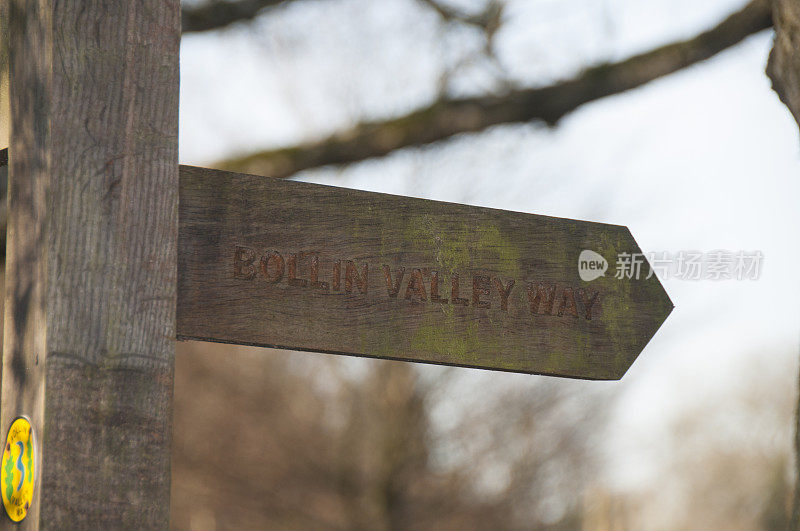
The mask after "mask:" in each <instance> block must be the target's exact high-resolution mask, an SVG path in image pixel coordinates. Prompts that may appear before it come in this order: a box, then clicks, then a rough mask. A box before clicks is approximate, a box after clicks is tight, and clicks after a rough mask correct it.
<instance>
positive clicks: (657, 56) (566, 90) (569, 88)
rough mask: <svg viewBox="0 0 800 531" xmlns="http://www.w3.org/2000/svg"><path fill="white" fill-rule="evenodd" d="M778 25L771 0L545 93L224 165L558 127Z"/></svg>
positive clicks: (453, 106)
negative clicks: (590, 107) (592, 106)
mask: <svg viewBox="0 0 800 531" xmlns="http://www.w3.org/2000/svg"><path fill="white" fill-rule="evenodd" d="M771 26H772V16H771V10H770V5H769V2H768V1H767V0H753V1H752V2H750V3H749V4H747V5H746V6H745V7H744V8H742V9H741V10H740V11H737V12H736V13H733V14H732V15H730V16H729V17H728V18H726V19H725V20H723V21H722V22H720V23H719V24H718V25H717V26H716V27H714V28H712V29H710V30H708V31H705V32H703V33H701V34H699V35H697V36H696V37H694V38H692V39H689V40H685V41H681V42H676V43H672V44H668V45H666V46H662V47H660V48H656V49H654V50H651V51H649V52H646V53H643V54H640V55H636V56H634V57H631V58H629V59H627V60H625V61H622V62H619V63H612V64H603V65H599V66H595V67H593V68H590V69H588V70H585V71H584V72H582V73H581V74H580V75H578V76H577V77H575V78H573V79H570V80H568V81H563V82H560V83H557V84H555V85H551V86H548V87H543V88H532V89H524V90H516V91H512V92H509V93H508V94H506V95H502V96H484V97H478V98H468V99H457V100H440V101H436V102H434V103H433V104H431V105H430V106H429V107H427V108H424V109H420V110H418V111H415V112H413V113H411V114H409V115H406V116H403V117H400V118H394V119H390V120H385V121H377V122H368V123H362V124H359V125H357V126H355V127H353V128H352V129H350V130H348V131H344V132H341V133H338V134H335V135H333V136H331V137H329V138H326V139H324V140H321V141H318V142H313V143H309V144H304V145H300V146H295V147H289V148H283V149H277V150H267V151H260V152H257V153H253V154H250V155H246V156H242V157H238V158H232V159H229V160H226V161H223V162H221V163H220V164H218V166H220V167H222V168H225V169H230V170H234V171H244V172H250V173H255V174H260V175H268V176H271V177H288V176H290V175H292V174H294V173H297V172H299V171H302V170H306V169H310V168H317V167H321V166H327V165H341V164H348V163H352V162H358V161H362V160H365V159H368V158H372V157H380V156H383V155H386V154H388V153H390V152H392V151H394V150H397V149H401V148H405V147H410V146H420V145H424V144H430V143H432V142H437V141H440V140H443V139H446V138H449V137H451V136H453V135H457V134H461V133H473V132H477V131H481V130H483V129H486V128H487V127H490V126H493V125H497V124H505V123H519V122H528V121H532V120H542V121H544V122H546V123H548V124H551V125H552V124H555V123H557V122H558V121H559V120H560V119H561V118H562V117H563V116H564V115H566V114H567V113H569V112H571V111H573V110H575V109H576V108H578V107H580V106H581V105H583V104H585V103H589V102H591V101H595V100H598V99H600V98H603V97H605V96H610V95H613V94H619V93H621V92H624V91H626V90H630V89H633V88H636V87H639V86H641V85H644V84H645V83H648V82H650V81H652V80H654V79H658V78H660V77H662V76H665V75H668V74H671V73H673V72H676V71H678V70H680V69H682V68H686V67H688V66H691V65H693V64H696V63H698V62H700V61H703V60H705V59H708V58H709V57H712V56H714V55H715V54H717V53H719V52H721V51H722V50H725V49H726V48H729V47H731V46H733V45H735V44H737V43H739V42H740V41H742V40H743V39H744V38H745V37H747V36H748V35H752V34H754V33H756V32H758V31H761V30H763V29H766V28H769V27H771Z"/></svg>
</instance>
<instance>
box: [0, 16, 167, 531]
mask: <svg viewBox="0 0 800 531" xmlns="http://www.w3.org/2000/svg"><path fill="white" fill-rule="evenodd" d="M5 4H6V5H5V9H7V10H8V11H7V15H8V17H9V25H10V29H9V36H8V38H9V50H10V77H11V79H10V100H11V115H12V116H11V138H10V153H9V157H10V171H9V193H8V196H9V207H10V211H9V222H8V226H9V241H8V248H7V266H6V267H7V277H6V282H7V284H6V286H7V287H6V301H5V304H6V314H5V329H4V341H5V343H4V348H3V373H2V417H1V419H0V423H1V426H0V428H1V429H2V436H3V437H5V434H6V431H7V430H8V428H9V425H10V423H11V421H12V420H13V419H14V418H15V417H17V416H18V415H26V416H28V417H29V418H30V419H31V423H32V425H33V427H34V430H35V432H36V434H37V436H38V439H37V444H36V445H37V459H36V462H37V466H36V471H37V474H36V475H37V476H38V477H37V482H36V491H35V494H34V498H33V504H32V506H31V508H30V511H29V513H28V516H27V518H26V519H25V520H23V527H25V528H31V529H35V528H38V527H40V526H41V527H43V528H55V529H74V528H87V527H89V528H99V529H121V528H126V529H127V528H137V529H140V528H166V527H167V526H168V522H169V451H170V440H171V420H172V419H171V415H172V376H173V354H174V344H173V343H174V337H175V307H176V306H175V290H176V241H177V223H178V219H177V212H178V211H177V205H178V47H179V39H180V12H179V10H180V7H179V1H178V0H125V1H111V0H7V1H6V2H5ZM0 511H2V509H1V508H0ZM2 519H3V520H2V521H3V524H2V527H8V526H10V525H11V524H10V523H9V522H10V521H9V520H8V519H7V518H5V516H3V517H2Z"/></svg>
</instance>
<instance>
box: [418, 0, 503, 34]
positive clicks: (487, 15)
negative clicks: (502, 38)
mask: <svg viewBox="0 0 800 531" xmlns="http://www.w3.org/2000/svg"><path fill="white" fill-rule="evenodd" d="M418 1H419V3H420V4H423V5H425V6H427V7H429V8H431V9H432V10H433V11H435V12H436V13H438V14H439V16H440V17H442V18H443V19H444V20H446V21H448V22H460V23H462V24H466V25H468V26H475V27H477V28H479V29H480V30H481V31H483V32H485V33H486V34H487V36H488V37H489V38H491V36H492V35H493V34H494V32H495V31H496V30H497V28H499V27H500V19H501V18H502V15H503V7H504V5H503V3H502V2H500V1H499V0H490V1H489V2H488V3H487V4H486V7H485V9H483V11H481V12H480V13H477V14H475V15H468V14H466V13H462V12H461V11H458V10H456V9H453V8H452V7H450V6H447V5H444V4H442V3H441V2H439V1H438V0H418Z"/></svg>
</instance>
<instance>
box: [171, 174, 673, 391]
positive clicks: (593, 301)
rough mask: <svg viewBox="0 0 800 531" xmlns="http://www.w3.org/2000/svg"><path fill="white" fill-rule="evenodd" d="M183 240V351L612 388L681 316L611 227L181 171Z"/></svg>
mask: <svg viewBox="0 0 800 531" xmlns="http://www.w3.org/2000/svg"><path fill="white" fill-rule="evenodd" d="M179 226H180V228H179V244H178V249H179V252H178V316H177V326H178V328H177V331H178V338H179V339H201V340H208V341H219V342H230V343H239V344H251V345H262V346H274V347H280V348H289V349H295V350H308V351H319V352H330V353H337V354H352V355H356V356H369V357H379V358H389V359H399V360H410V361H421V362H429V363H441V364H447V365H457V366H464V367H479V368H485V369H497V370H504V371H514V372H524V373H541V374H551V375H559V376H569V377H576V378H592V379H617V378H620V377H621V376H622V375H623V374H624V373H625V371H626V370H627V369H628V367H629V366H630V365H631V363H632V362H633V360H634V359H635V358H636V356H637V355H638V354H639V352H640V351H641V350H642V349H643V348H644V346H645V344H646V343H647V342H648V340H649V339H650V337H651V336H652V335H653V334H654V333H655V331H656V330H657V329H658V327H659V326H660V325H661V323H662V322H663V321H664V319H665V318H666V317H667V315H668V314H669V312H670V311H671V309H672V304H671V302H670V301H669V298H668V297H667V295H666V293H665V292H664V290H663V288H662V287H661V285H660V283H659V282H658V280H657V279H656V277H655V276H653V277H652V278H650V279H645V278H644V277H645V276H647V275H646V273H647V268H646V265H645V267H644V268H643V273H644V274H643V275H642V277H641V279H640V280H635V279H616V278H614V267H615V265H614V264H615V262H614V260H615V258H616V256H617V254H618V253H623V252H627V253H639V252H640V250H639V248H638V246H637V245H636V243H635V242H634V240H633V238H632V237H631V235H630V233H629V232H628V229H627V228H625V227H621V226H616V225H606V224H601V223H588V222H583V221H575V220H568V219H559V218H552V217H545V216H536V215H530V214H521V213H515V212H505V211H501V210H493V209H487V208H478V207H472V206H466V205H457V204H450V203H441V202H435V201H427V200H422V199H413V198H407V197H398V196H391V195H385V194H377V193H370V192H362V191H357V190H348V189H342V188H335V187H329V186H320V185H313V184H307V183H298V182H286V181H281V180H275V179H266V178H263V177H256V176H250V175H243V174H235V173H229V172H223V171H216V170H207V169H202V168H191V167H181V178H180V225H179ZM584 249H591V250H594V251H596V252H598V253H600V254H601V255H602V256H604V257H606V259H607V260H608V261H609V263H610V271H609V274H607V275H606V276H604V277H600V278H598V279H596V280H594V281H592V282H583V281H582V280H580V278H579V275H578V256H579V254H580V252H581V251H582V250H584Z"/></svg>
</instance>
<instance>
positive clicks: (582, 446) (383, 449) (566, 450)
mask: <svg viewBox="0 0 800 531" xmlns="http://www.w3.org/2000/svg"><path fill="white" fill-rule="evenodd" d="M335 1H336V0H221V1H218V0H208V1H203V0H200V1H193V2H186V3H185V6H184V13H183V24H184V32H185V33H197V32H211V31H216V30H220V29H223V28H227V27H230V26H233V25H237V24H239V25H240V24H249V23H251V22H253V21H255V20H258V19H259V18H261V17H270V16H272V15H273V14H275V13H279V12H280V10H283V9H286V8H287V7H289V6H293V7H297V6H302V5H303V4H307V3H322V2H331V3H333V2H335ZM408 2H410V3H413V4H415V5H416V6H417V7H418V8H419V11H420V13H421V14H422V13H425V14H427V15H431V14H433V15H435V16H436V17H438V20H439V23H440V24H441V31H442V39H447V38H452V35H459V34H460V33H459V32H470V34H471V35H474V34H475V33H476V32H477V34H479V35H480V36H481V37H480V40H481V43H482V45H481V46H479V47H478V48H477V49H475V50H474V51H473V52H471V53H470V54H468V55H467V56H464V57H460V58H459V59H458V60H457V61H454V62H452V63H449V64H447V65H446V66H445V68H443V71H442V72H441V75H440V83H439V90H438V92H437V94H436V97H435V98H434V99H433V100H431V101H427V102H423V104H421V105H420V106H419V108H417V109H415V110H412V111H411V112H408V113H404V114H403V113H399V114H396V115H387V116H383V117H378V118H375V117H367V118H363V119H361V118H358V119H356V120H355V121H354V123H352V124H350V125H349V126H348V127H346V128H344V129H343V130H341V131H338V132H334V133H333V134H327V133H323V134H320V135H318V137H316V138H309V139H306V140H304V141H302V142H299V143H298V144H297V145H294V146H285V147H282V148H278V149H274V148H269V149H261V150H255V151H253V152H250V153H243V154H241V155H239V156H235V157H230V158H228V159H226V160H221V161H219V163H218V164H215V166H216V167H220V168H228V169H232V170H238V171H246V172H251V173H257V174H262V175H265V176H270V177H281V178H282V177H289V176H292V175H294V174H296V173H297V172H299V171H302V170H307V169H311V168H317V167H322V166H328V165H344V164H350V163H355V162H360V161H363V160H368V159H371V158H375V157H382V156H384V155H387V154H390V153H392V152H394V151H395V150H399V149H403V148H413V147H418V146H423V145H427V144H430V143H435V142H440V141H443V140H446V139H448V138H450V137H453V136H454V135H459V134H462V133H476V132H480V131H483V130H485V129H487V128H489V127H491V126H495V125H500V124H507V123H520V122H532V121H540V122H542V123H545V124H548V125H549V126H556V125H557V124H558V123H559V121H560V120H561V119H562V118H563V117H564V116H566V115H567V114H568V113H570V112H571V111H573V110H575V109H577V108H579V107H580V106H581V105H584V104H586V103H588V102H591V101H595V100H597V99H600V98H603V97H606V96H610V95H614V94H618V93H621V92H624V91H626V90H629V89H632V88H636V87H638V86H641V85H643V84H646V83H648V82H650V81H653V80H655V79H658V78H661V77H663V76H665V75H668V74H670V73H672V72H675V71H678V70H680V69H683V68H686V67H688V66H691V65H693V64H696V63H698V62H700V61H703V60H705V59H708V58H709V57H712V56H713V55H715V54H717V53H718V52H721V51H723V50H725V49H727V48H729V47H731V46H733V45H735V44H737V43H739V42H740V41H742V40H743V39H744V38H746V37H747V36H749V35H752V34H754V33H756V32H758V31H761V30H763V29H766V28H769V27H772V25H773V4H772V3H770V2H768V1H766V0H754V1H751V2H747V3H745V4H743V6H742V7H741V8H740V9H738V10H735V11H734V12H732V13H731V14H730V15H729V16H727V17H725V18H723V19H722V20H720V21H719V23H718V24H716V25H714V26H712V27H709V28H707V29H706V30H705V31H701V32H699V33H698V34H696V35H694V36H691V37H689V38H686V39H682V40H680V41H677V42H674V43H670V44H667V45H663V46H659V47H657V48H654V49H652V50H649V51H645V52H643V53H640V54H638V55H635V56H632V57H628V58H623V59H621V60H619V61H613V62H607V63H604V64H599V65H593V66H587V67H586V68H584V69H583V70H581V71H579V72H578V73H576V74H575V75H574V76H572V77H570V78H568V79H563V80H560V81H556V82H553V83H549V84H530V83H525V82H523V81H521V80H520V79H518V78H516V77H515V76H513V75H509V73H508V72H507V71H506V69H505V67H504V65H503V62H502V60H500V59H499V58H498V56H497V53H496V49H495V38H496V35H497V33H498V31H500V30H501V29H502V28H503V26H504V25H508V24H512V23H513V20H510V18H509V17H510V15H509V13H508V11H507V9H506V8H507V6H506V3H505V2H503V1H502V0H476V1H474V2H456V1H449V0H408ZM774 4H775V8H774V13H775V19H776V29H777V31H778V38H777V41H776V42H777V44H776V48H775V52H773V56H772V58H771V61H770V68H769V73H770V76H771V78H772V79H773V80H774V83H775V86H776V89H777V91H778V93H779V94H780V96H781V98H782V100H783V101H784V102H786V103H787V105H788V106H789V107H790V109H792V111H793V112H794V114H795V116H798V115H800V114H798V109H800V97H798V94H800V83H798V77H797V72H800V68H796V67H795V65H797V64H798V63H797V53H796V52H797V46H796V45H795V44H793V43H796V42H798V40H797V39H798V38H799V37H800V36H798V35H797V28H800V23H798V22H800V15H798V11H799V9H798V8H797V5H798V4H797V3H796V2H793V1H791V0H783V1H779V2H775V3H774ZM0 29H2V28H1V27H0ZM4 49H5V48H4V47H0V67H2V72H3V75H2V76H1V77H0V83H2V84H3V85H5V84H6V83H7V76H6V74H5V72H6V68H5V65H6V58H5V55H4ZM475 63H480V64H482V65H484V67H485V68H486V70H487V71H491V72H493V77H492V80H491V82H490V83H488V85H489V87H490V88H489V90H478V91H472V92H471V93H470V94H469V95H464V94H463V93H462V92H463V91H459V90H455V89H454V85H455V84H456V82H455V81H454V80H457V79H458V75H459V73H460V72H461V71H462V70H464V69H467V68H469V67H470V66H471V65H474V64H475ZM7 108H8V100H7V97H6V91H5V90H0V119H2V121H3V122H4V123H7V120H6V119H5V117H6V116H7ZM6 142H7V130H6V127H5V126H3V127H2V128H0V143H2V145H7V144H6ZM4 189H5V188H4V184H3V186H2V187H0V192H3V190H4ZM3 195H4V193H3ZM3 213H4V209H2V210H0V216H2V215H4V214H3ZM0 223H2V224H3V225H4V224H5V220H4V219H1V220H0ZM776 350H777V348H776ZM760 369H763V368H760ZM740 380H741V381H740V385H738V386H737V387H736V388H735V390H734V391H733V392H732V393H731V394H726V395H724V396H723V395H719V396H711V397H710V398H709V401H708V402H707V403H704V404H701V405H700V407H698V409H696V410H693V411H692V414H691V415H688V416H685V417H682V418H680V419H679V420H678V421H676V422H675V423H673V425H671V426H670V429H669V430H668V431H667V433H666V434H665V447H666V448H667V450H666V451H664V453H662V454H661V455H659V456H658V458H659V459H660V460H661V461H662V464H663V467H664V470H665V472H664V476H663V477H662V478H660V481H659V482H658V484H649V485H647V484H645V485H640V486H639V487H638V488H637V489H634V490H627V491H620V490H619V489H615V488H614V486H613V485H609V484H607V483H605V482H604V480H603V479H602V477H601V469H602V466H603V459H604V456H603V455H602V452H601V451H599V448H600V447H601V446H602V444H601V442H602V441H604V440H605V439H606V438H607V435H608V434H607V430H606V429H607V416H608V414H609V412H610V411H611V410H612V409H613V406H614V403H615V398H616V392H615V389H609V388H607V387H603V388H600V389H597V388H593V387H591V386H589V385H585V384H583V383H580V382H564V381H560V380H553V379H546V378H537V377H530V378H529V379H528V380H527V381H526V382H527V383H526V385H519V386H516V387H509V388H507V389H505V388H504V389H499V390H498V389H491V390H489V389H487V388H486V387H485V386H481V380H480V378H479V377H473V372H472V371H464V370H453V369H442V368H431V367H422V368H421V367H418V366H413V365H410V364H404V363H399V362H385V361H377V360H345V359H341V358H337V357H330V356H323V355H309V354H301V353H287V352H279V351H272V350H266V349H254V348H244V347H230V346H220V345H213V344H199V343H183V344H179V346H178V352H177V358H176V380H175V403H174V405H175V412H174V429H173V437H174V445H173V462H172V467H173V484H172V525H173V527H174V528H176V529H187V530H197V531H201V530H214V529H303V530H305V529H358V530H399V529H531V530H538V529H547V530H562V529H563V530H567V529H569V530H579V529H582V530H585V531H600V530H606V531H611V530H639V529H698V530H699V529H703V530H705V529H726V530H728V529H729V530H737V529H741V530H746V529H747V530H749V529H765V530H778V529H787V528H793V529H797V520H796V518H797V509H796V510H795V520H794V523H793V524H790V522H789V514H790V513H791V511H790V508H791V500H792V495H793V493H794V492H795V489H794V487H793V484H792V477H791V476H790V475H789V474H788V473H787V470H788V469H789V468H790V466H791V465H790V463H791V462H792V461H793V460H794V457H793V456H791V455H790V454H789V452H788V449H787V445H785V444H783V441H787V440H788V439H789V438H790V437H791V433H790V432H791V427H790V418H791V412H792V408H793V402H792V400H793V397H794V396H795V392H794V386H793V384H792V380H791V378H789V377H787V375H786V374H785V373H780V372H777V373H774V374H769V375H768V377H763V378H759V379H758V380H750V379H749V378H748V375H747V374H746V373H744V372H743V374H742V376H741V379H740ZM659 414H660V412H659V411H653V415H659ZM709 425H710V426H711V428H709ZM709 433H711V434H712V435H711V436H710V435H709ZM798 441H799V444H800V439H798ZM795 462H796V460H795ZM632 466H635V465H632ZM797 506H798V504H797V503H795V507H797ZM675 507H678V508H681V510H675ZM790 526H794V527H790Z"/></svg>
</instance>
